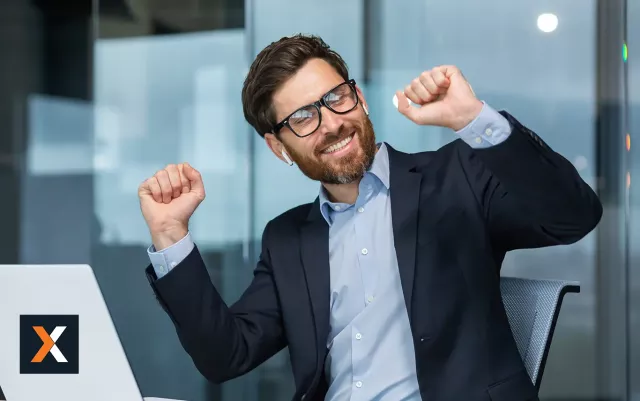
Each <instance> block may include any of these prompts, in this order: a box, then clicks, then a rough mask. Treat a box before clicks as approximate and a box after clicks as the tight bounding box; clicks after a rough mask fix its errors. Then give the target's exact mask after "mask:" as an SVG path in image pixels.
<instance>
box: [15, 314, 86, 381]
mask: <svg viewBox="0 0 640 401" xmlns="http://www.w3.org/2000/svg"><path fill="white" fill-rule="evenodd" d="M79 332H80V330H79V323H78V315H21V316H20V373H21V374H25V373H36V374H58V373H63V374H77V373H78V365H79V360H78V359H79V358H78V348H79V347H78V341H79Z"/></svg>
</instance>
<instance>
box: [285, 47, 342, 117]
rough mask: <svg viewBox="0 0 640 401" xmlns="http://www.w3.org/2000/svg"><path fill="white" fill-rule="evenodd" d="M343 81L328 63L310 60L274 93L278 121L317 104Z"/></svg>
mask: <svg viewBox="0 0 640 401" xmlns="http://www.w3.org/2000/svg"><path fill="white" fill-rule="evenodd" d="M343 81H344V79H343V78H342V77H341V76H340V74H338V72H337V71H336V70H335V69H334V68H333V67H332V66H331V65H330V64H329V63H327V62H326V61H324V60H321V59H312V60H309V61H308V62H307V63H306V64H305V65H304V66H303V67H302V68H300V70H298V72H297V73H296V74H294V75H293V76H292V77H291V78H289V79H288V80H287V81H285V83H284V84H282V85H281V86H280V88H278V90H277V91H276V92H275V93H274V95H273V106H274V108H275V112H276V117H277V119H278V120H280V119H282V118H285V117H286V116H287V115H289V114H291V113H293V112H294V111H295V110H296V109H298V108H299V107H302V106H304V105H307V104H309V103H313V102H315V101H316V100H318V99H320V97H322V95H324V94H325V93H327V92H328V91H329V90H331V88H333V87H335V86H337V85H339V84H341V83H342V82H343Z"/></svg>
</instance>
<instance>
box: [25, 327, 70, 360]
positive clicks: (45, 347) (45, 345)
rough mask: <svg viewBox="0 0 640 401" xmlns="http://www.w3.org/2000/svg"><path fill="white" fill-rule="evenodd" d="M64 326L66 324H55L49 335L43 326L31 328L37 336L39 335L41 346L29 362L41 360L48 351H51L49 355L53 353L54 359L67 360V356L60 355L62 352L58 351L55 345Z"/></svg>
mask: <svg viewBox="0 0 640 401" xmlns="http://www.w3.org/2000/svg"><path fill="white" fill-rule="evenodd" d="M66 328H67V326H56V328H55V329H53V331H52V332H51V335H49V334H47V332H46V331H45V329H44V327H42V326H33V330H35V332H36V333H37V334H38V337H40V339H41V340H42V347H41V348H40V350H39V351H38V353H37V354H36V356H34V357H33V359H32V360H31V362H35V363H39V362H42V360H43V359H44V357H45V356H47V354H48V353H49V352H51V355H53V357H54V358H55V359H56V361H58V362H67V358H65V357H64V355H62V352H60V348H58V346H57V345H56V341H58V339H59V338H60V336H61V335H62V333H63V332H64V331H65V329H66Z"/></svg>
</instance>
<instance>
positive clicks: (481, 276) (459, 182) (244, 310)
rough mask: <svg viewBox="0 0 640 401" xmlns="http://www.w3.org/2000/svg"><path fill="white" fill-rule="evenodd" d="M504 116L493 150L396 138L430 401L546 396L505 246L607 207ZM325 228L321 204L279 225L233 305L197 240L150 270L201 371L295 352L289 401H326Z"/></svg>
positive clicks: (584, 225) (421, 361) (566, 227)
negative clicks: (516, 317) (511, 292)
mask: <svg viewBox="0 0 640 401" xmlns="http://www.w3.org/2000/svg"><path fill="white" fill-rule="evenodd" d="M501 114H502V115H504V116H505V117H506V118H507V119H508V120H509V122H510V124H511V126H512V134H511V136H510V137H509V138H508V139H507V140H506V141H505V142H503V143H501V144H499V145H496V146H493V147H489V148H486V149H472V148H471V147H470V146H468V145H467V144H466V143H464V142H463V141H461V140H459V139H458V140H455V141H453V142H452V143H450V144H448V145H446V146H444V147H442V148H440V149H438V150H437V151H429V152H422V153H415V154H407V153H403V152H399V151H397V150H395V149H393V148H392V147H391V146H389V162H390V194H391V195H390V196H391V209H392V220H393V234H394V241H395V248H396V253H397V258H398V265H399V269H400V277H401V282H402V289H403V291H404V298H405V302H406V307H407V311H408V314H409V320H410V324H411V332H412V334H413V340H414V346H415V352H416V365H417V366H416V368H417V375H418V383H419V385H420V392H421V394H422V398H423V399H425V400H430V401H445V400H446V401H460V400H465V401H489V400H492V401H527V400H537V397H538V394H537V390H536V388H535V387H534V386H533V384H532V382H531V380H530V378H529V376H528V375H527V372H526V370H525V368H524V365H523V362H522V360H521V357H520V355H519V353H518V349H517V347H516V343H515V341H514V339H513V336H512V333H511V330H510V326H509V322H508V320H507V316H506V313H505V310H504V307H503V305H502V298H501V295H500V280H499V276H500V267H501V264H502V261H503V259H504V257H505V253H506V252H508V251H510V250H514V249H522V248H538V247H545V246H552V245H561V244H570V243H573V242H576V241H578V240H580V239H581V238H583V237H584V236H585V235H586V234H588V233H589V232H590V231H591V230H592V229H593V228H594V227H595V226H596V225H597V223H598V222H599V220H600V218H601V215H602V205H601V203H600V201H599V200H598V197H597V196H596V194H595V193H594V191H593V190H592V189H591V188H590V187H589V186H588V185H587V184H586V183H585V182H584V181H583V180H582V179H581V178H580V176H579V174H578V173H577V171H576V170H575V168H574V167H573V165H572V164H571V163H570V162H569V161H567V160H566V159H565V158H564V157H562V156H561V155H560V154H558V153H556V152H554V151H553V150H552V149H551V148H550V147H549V146H548V145H547V144H546V143H545V142H544V141H543V140H542V139H540V137H538V136H537V135H536V134H535V133H534V132H532V131H531V130H530V129H528V128H527V127H525V126H523V125H522V124H520V122H518V121H517V120H516V119H515V118H514V117H513V116H511V115H510V114H508V113H506V112H501ZM328 229H329V228H328V225H327V224H326V222H325V221H324V219H323V218H322V215H321V213H320V208H319V205H318V199H316V201H315V202H312V203H308V204H304V205H301V206H298V207H296V208H294V209H291V210H289V211H287V212H285V213H283V214H282V215H280V216H278V217H276V218H274V219H273V220H271V221H270V222H269V223H268V224H267V226H266V228H265V230H264V234H263V238H262V252H261V255H260V260H259V262H258V264H257V267H256V269H255V271H254V278H253V281H252V282H251V284H250V285H249V287H248V288H247V289H246V291H245V292H244V294H243V295H242V296H241V298H240V299H239V300H238V301H237V302H235V303H234V304H233V305H230V306H228V305H227V304H226V303H225V302H224V301H223V300H222V298H221V297H220V294H219V293H218V292H217V291H216V289H215V288H214V286H213V285H212V283H211V280H210V278H209V275H208V273H207V270H206V268H205V265H204V262H203V261H202V258H201V256H200V254H199V252H198V248H197V247H196V248H194V250H193V251H192V252H191V254H190V255H189V256H188V257H187V258H186V259H185V260H184V261H183V262H181V264H180V265H178V266H176V267H175V268H174V269H172V270H171V271H170V272H169V273H168V274H167V275H166V276H164V277H163V278H162V279H160V280H157V279H156V276H155V273H154V271H153V268H152V267H151V266H150V265H149V266H147V269H146V274H147V277H148V278H149V281H150V283H151V286H152V288H153V291H154V293H155V294H156V297H157V299H158V301H159V302H160V305H161V306H162V308H163V309H164V310H165V311H166V313H167V314H168V316H169V317H170V318H171V320H172V321H173V323H174V325H175V328H176V331H177V334H178V337H179V339H180V342H181V344H182V346H183V347H184V349H185V350H186V352H188V353H189V355H190V356H191V358H192V359H193V362H194V363H195V365H196V366H197V368H198V369H199V371H200V372H201V373H202V374H203V375H204V377H206V378H207V379H209V380H210V381H212V382H215V383H221V382H224V381H226V380H230V379H232V378H235V377H237V376H240V375H242V374H244V373H246V372H248V371H250V370H252V369H254V368H255V367H256V366H258V365H260V364H261V363H262V362H264V361H265V360H267V359H268V358H270V357H271V356H273V355H274V354H275V353H277V352H278V351H280V350H282V349H283V348H284V347H289V354H290V358H291V364H292V368H293V376H294V380H295V385H296V392H295V394H294V395H293V399H294V400H301V399H304V400H305V401H308V400H321V399H323V397H324V394H325V393H326V390H327V383H326V381H325V378H324V361H325V357H326V355H327V348H326V344H327V341H326V339H327V335H328V333H329V294H330V291H329V242H328V238H329V236H328Z"/></svg>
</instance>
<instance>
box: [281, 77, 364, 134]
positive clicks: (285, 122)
mask: <svg viewBox="0 0 640 401" xmlns="http://www.w3.org/2000/svg"><path fill="white" fill-rule="evenodd" d="M344 84H347V85H349V87H350V88H351V91H352V92H353V94H354V95H355V97H356V102H355V104H354V105H353V107H352V108H350V109H349V110H346V111H336V110H334V109H332V108H331V106H329V104H328V103H327V100H326V98H327V96H329V94H330V93H331V92H333V91H335V90H336V89H338V88H339V87H341V86H342V85H344ZM359 103H360V96H358V91H357V90H356V80H355V79H348V80H346V81H344V82H342V83H340V84H338V85H336V86H334V87H333V88H332V89H330V90H328V91H327V93H325V94H324V95H322V97H321V98H320V100H317V101H315V102H313V103H311V104H307V105H305V106H302V107H298V108H297V109H296V110H295V111H294V112H293V113H291V114H289V115H288V116H286V117H285V118H284V119H283V120H282V121H280V122H279V123H278V124H276V125H274V126H273V131H272V132H273V134H274V135H277V134H278V133H279V132H280V130H281V129H282V128H284V127H287V128H289V130H291V132H293V133H294V135H295V136H297V137H298V138H305V137H307V136H309V135H312V134H313V133H314V132H316V131H317V130H318V128H320V125H322V111H321V110H320V107H322V106H324V107H326V108H327V109H329V110H331V112H333V113H335V114H341V115H342V114H347V113H350V112H352V111H353V110H354V109H355V108H356V107H358V104H359ZM312 106H313V107H315V108H316V110H318V126H317V127H316V128H315V129H314V130H313V131H311V132H310V133H308V134H306V135H299V134H298V133H297V132H296V131H295V130H294V129H293V128H292V127H291V125H289V119H290V118H291V116H293V115H294V114H296V113H297V112H298V111H300V110H302V109H306V108H308V107H312Z"/></svg>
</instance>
